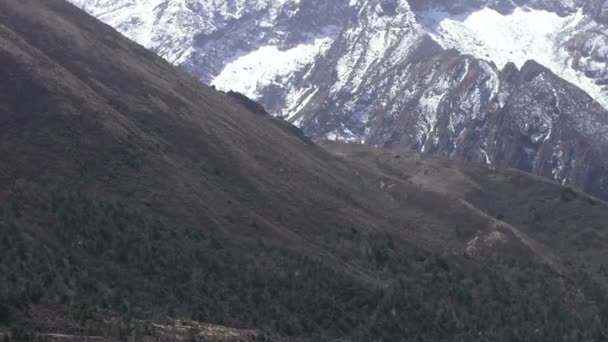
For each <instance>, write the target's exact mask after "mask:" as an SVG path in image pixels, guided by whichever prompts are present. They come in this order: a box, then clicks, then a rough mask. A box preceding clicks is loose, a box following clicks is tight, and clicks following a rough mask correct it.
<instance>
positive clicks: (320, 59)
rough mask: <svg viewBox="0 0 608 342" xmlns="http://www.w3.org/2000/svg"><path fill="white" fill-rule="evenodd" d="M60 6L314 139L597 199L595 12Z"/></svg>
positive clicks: (547, 5)
mask: <svg viewBox="0 0 608 342" xmlns="http://www.w3.org/2000/svg"><path fill="white" fill-rule="evenodd" d="M71 1H72V2H73V3H75V4H77V5H78V6H80V7H82V8H84V9H85V10H87V11H88V12H89V13H91V14H93V15H95V16H97V17H98V18H100V19H101V20H103V21H105V22H107V23H108V24H110V25H112V26H114V27H115V28H117V29H118V30H119V31H121V32H123V33H124V34H125V35H127V36H128V37H130V38H132V39H134V40H136V41H137V42H139V43H141V44H142V45H144V46H145V47H148V48H150V49H152V50H154V51H155V52H156V53H158V54H159V55H161V56H162V57H164V58H165V59H167V60H168V61H170V62H172V63H174V64H177V65H180V66H181V67H182V68H184V69H186V70H187V71H189V72H190V73H192V74H193V75H195V76H197V77H198V78H200V79H201V80H203V81H205V82H209V83H212V84H213V85H215V86H216V87H217V88H219V89H222V90H234V91H237V92H240V93H243V94H244V95H246V96H248V97H250V98H252V99H254V100H256V101H258V102H260V103H262V104H263V105H264V106H265V108H266V109H267V110H268V111H270V112H271V113H274V114H276V115H280V116H283V117H286V118H288V119H289V120H290V121H291V122H293V123H295V124H296V125H298V126H300V127H301V128H302V129H303V130H304V131H305V132H306V134H307V135H309V136H311V137H313V138H323V137H324V138H329V139H331V140H340V141H349V142H363V143H367V144H371V145H379V146H391V147H408V148H412V149H414V150H417V151H423V152H429V153H435V154H439V155H442V156H447V157H453V158H459V159H465V160H476V161H479V162H482V163H486V164H489V165H494V166H500V167H517V168H519V169H522V170H526V171H529V172H532V173H534V174H537V175H542V176H545V177H548V178H550V179H552V180H555V181H557V182H559V183H561V184H571V185H575V186H578V187H580V188H583V189H584V190H586V191H589V192H591V193H593V194H595V195H598V196H600V197H603V198H608V171H607V170H608V158H607V157H606V151H608V144H607V140H608V112H607V110H606V108H608V29H607V26H606V25H607V24H608V19H607V18H608V14H607V13H608V2H607V1H604V0H594V1H587V0H573V1H545V0H517V1H510V0H508V1H507V0H504V1H503V0H459V1H443V0H434V1H421V0H409V1H406V0H371V1H362V0H359V1H358V0H350V1H346V0H341V1H331V2H328V1H317V0H301V1H299V0H282V1H265V0H255V1H254V0H229V1H200V0H71ZM532 60H533V61H532Z"/></svg>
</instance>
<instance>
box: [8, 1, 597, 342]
mask: <svg viewBox="0 0 608 342" xmlns="http://www.w3.org/2000/svg"><path fill="white" fill-rule="evenodd" d="M325 147H326V148H327V149H329V151H327V150H326V149H324V148H322V147H319V146H317V145H315V144H313V143H312V142H311V141H310V140H308V139H307V138H305V137H304V136H303V135H302V133H301V132H300V131H299V130H298V129H296V128H294V127H293V126H291V125H289V124H287V123H285V122H283V121H281V120H278V119H275V118H273V117H271V116H268V115H265V114H264V113H263V112H262V110H261V109H260V108H259V107H258V106H256V105H255V104H253V103H251V102H249V101H248V100H246V99H244V98H242V97H240V96H238V95H236V94H224V93H221V92H217V91H215V90H213V89H211V88H209V87H206V86H204V85H202V84H200V83H199V82H198V81H196V80H194V79H192V78H190V77H188V76H186V75H185V74H183V73H182V72H180V71H178V70H177V69H176V68H174V67H172V66H171V65H169V64H168V63H166V62H164V61H163V60H161V59H160V58H158V57H156V56H154V55H153V54H152V53H151V52H148V51H146V50H145V49H144V48H142V47H140V46H138V45H136V44H134V43H132V42H129V41H128V40H127V39H126V38H123V37H122V36H120V35H119V34H117V33H116V32H115V31H114V30H113V29H111V28H110V27H108V26H105V25H103V24H101V23H99V22H97V21H96V20H95V19H93V18H92V17H90V16H88V15H86V14H85V13H84V12H81V11H80V10H78V9H77V8H76V7H73V6H72V5H69V4H68V3H67V2H65V1H63V0H45V1H42V0H0V156H1V158H2V159H1V163H0V246H1V248H0V335H3V338H4V339H5V340H8V341H10V340H16V341H22V340H36V339H39V340H40V339H42V340H49V339H50V340H86V339H88V338H85V336H90V337H98V340H107V341H115V340H120V341H124V340H127V339H130V340H136V341H139V340H158V339H160V340H168V341H170V340H174V339H176V338H179V339H190V340H212V341H213V340H224V341H226V340H256V341H260V340H261V341H264V340H278V341H281V340H288V341H294V340H302V341H305V340H310V341H324V340H357V341H373V340H376V341H379V340H382V341H388V340H420V341H437V340H455V341H470V340H488V341H499V340H503V341H511V340H529V341H546V340H553V341H555V340H584V341H598V340H602V339H605V338H606V331H605V327H606V326H607V324H606V323H608V301H607V299H606V291H605V288H604V286H605V284H606V279H605V276H606V268H605V267H606V266H605V265H603V264H602V262H603V260H606V258H605V253H606V249H605V248H604V244H603V243H602V241H603V239H605V235H606V229H607V228H608V227H606V222H608V220H607V219H608V211H607V210H606V205H605V204H604V203H602V202H599V201H597V200H594V199H592V198H589V197H586V196H583V195H580V194H578V193H576V192H573V191H571V190H568V189H566V188H562V187H559V186H557V185H554V184H552V183H547V182H545V181H541V180H537V179H535V178H531V177H529V176H524V175H522V174H519V173H515V172H510V171H508V172H497V171H492V170H487V169H481V168H475V167H471V166H466V165H460V166H459V165H452V164H448V163H447V162H443V161H440V160H435V159H429V158H421V157H420V156H418V155H415V154H396V153H395V152H386V151H380V150H374V149H370V148H364V147H360V148H357V147H353V146H346V145H328V146H325ZM358 149H360V150H358ZM523 213H526V214H525V215H524V214H523ZM89 340H90V339H89Z"/></svg>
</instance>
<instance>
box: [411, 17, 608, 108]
mask: <svg viewBox="0 0 608 342" xmlns="http://www.w3.org/2000/svg"><path fill="white" fill-rule="evenodd" d="M420 23H421V24H422V25H423V27H424V28H425V29H426V30H427V32H428V33H429V34H430V35H431V36H432V37H433V39H435V40H436V41H437V42H438V43H440V44H441V45H442V46H443V47H445V48H453V49H457V50H459V51H461V52H462V53H465V54H470V55H472V56H474V57H476V58H479V59H484V60H488V61H492V62H494V63H495V64H496V66H497V67H498V68H503V67H504V66H505V65H506V64H507V63H509V62H512V63H514V64H515V65H516V66H518V67H519V68H521V67H522V66H523V65H524V63H525V62H526V61H528V60H535V61H537V62H538V63H540V64H542V65H544V66H545V67H547V68H549V69H550V70H551V71H553V72H554V73H555V74H557V75H558V76H560V77H561V78H563V79H565V80H567V81H569V82H571V83H573V84H575V85H577V86H578V87H580V88H581V89H583V90H584V91H585V92H587V93H588V94H589V95H590V96H591V97H593V98H594V99H595V100H596V101H598V102H599V103H600V104H601V105H602V106H604V107H605V108H607V109H608V89H607V88H606V87H605V86H601V85H598V84H596V83H595V81H594V80H593V79H592V78H590V77H588V76H587V75H586V74H585V73H584V72H582V71H578V70H576V69H574V68H573V67H572V61H571V58H572V54H571V52H569V51H567V50H566V48H565V45H566V42H567V41H568V40H569V39H570V38H572V36H573V34H575V32H580V30H581V27H582V26H584V25H595V26H598V24H597V23H594V22H592V21H591V20H590V19H588V18H586V17H585V16H584V14H583V13H582V10H581V11H579V12H577V13H575V14H572V15H570V16H566V17H561V16H559V15H558V14H556V13H553V12H548V11H543V10H531V9H527V8H519V7H518V8H516V9H515V10H514V11H513V12H512V13H510V14H501V13H499V12H497V11H495V10H493V9H490V8H483V9H481V10H479V11H476V12H472V13H465V14H459V15H452V14H449V13H447V12H445V11H443V10H440V9H433V10H429V11H425V12H422V13H420ZM593 66H594V65H591V67H593ZM596 67H597V68H600V69H601V68H602V67H604V66H603V65H600V64H597V65H596Z"/></svg>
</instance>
